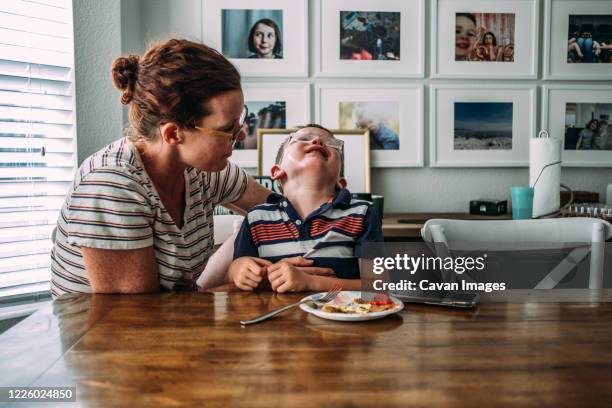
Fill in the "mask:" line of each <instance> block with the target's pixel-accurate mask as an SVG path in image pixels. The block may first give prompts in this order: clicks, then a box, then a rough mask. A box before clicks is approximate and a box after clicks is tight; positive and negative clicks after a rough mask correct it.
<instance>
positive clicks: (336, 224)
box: [234, 189, 383, 279]
mask: <svg viewBox="0 0 612 408" xmlns="http://www.w3.org/2000/svg"><path fill="white" fill-rule="evenodd" d="M382 241H383V237H382V221H381V219H380V217H379V215H378V212H377V211H376V210H374V208H373V207H372V205H371V204H370V203H369V202H367V201H362V200H354V199H351V193H350V192H349V191H348V190H346V189H343V190H340V191H337V192H336V194H335V195H334V198H333V199H332V201H331V203H325V204H323V205H322V206H321V207H319V208H318V209H317V210H315V211H313V212H312V213H311V214H309V215H308V216H307V217H306V218H304V219H301V218H300V216H299V215H298V213H297V212H296V210H295V209H294V208H293V205H291V203H290V202H289V200H288V199H287V198H286V197H283V196H281V195H279V194H270V196H269V197H268V202H267V203H266V204H261V205H258V206H256V207H253V208H252V209H251V210H250V211H249V213H248V214H247V217H246V218H245V220H244V222H243V223H242V227H241V228H240V231H239V232H238V236H237V237H236V241H235V242H234V259H236V258H239V257H241V256H254V257H258V258H263V259H267V260H269V261H271V262H278V261H280V260H281V259H284V258H290V257H293V256H306V257H307V258H309V259H312V260H314V266H318V267H326V268H331V269H333V270H334V272H335V273H336V276H337V277H338V278H343V279H353V278H359V266H358V262H357V259H358V258H359V257H360V256H361V255H362V246H363V244H364V243H366V242H382Z"/></svg>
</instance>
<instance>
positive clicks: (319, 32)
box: [315, 0, 425, 78]
mask: <svg viewBox="0 0 612 408" xmlns="http://www.w3.org/2000/svg"><path fill="white" fill-rule="evenodd" d="M316 4H317V7H316V18H315V21H316V31H315V32H316V37H315V38H316V41H315V43H316V49H315V53H316V55H317V58H316V67H317V76H321V77H326V76H327V77H334V76H342V77H368V76H377V77H381V76H384V77H386V78H394V77H395V78H400V77H404V78H423V77H424V76H425V55H424V54H425V51H424V50H425V1H424V0H375V1H374V0H367V1H364V0H318V1H317V3H316ZM341 11H357V12H395V13H400V27H399V28H400V30H399V43H400V45H399V60H367V61H364V60H361V61H359V60H351V59H340V43H341V41H340V12H341ZM414 50H416V52H414Z"/></svg>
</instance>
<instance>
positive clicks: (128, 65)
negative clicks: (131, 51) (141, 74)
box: [111, 55, 140, 105]
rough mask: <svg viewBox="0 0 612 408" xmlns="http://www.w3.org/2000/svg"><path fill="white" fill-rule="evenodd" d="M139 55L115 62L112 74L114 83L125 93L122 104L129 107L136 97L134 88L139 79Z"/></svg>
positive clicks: (120, 58) (118, 59)
mask: <svg viewBox="0 0 612 408" xmlns="http://www.w3.org/2000/svg"><path fill="white" fill-rule="evenodd" d="M139 60H140V57H139V56H138V55H129V56H127V57H119V58H117V59H115V62H113V67H112V69H111V74H112V76H113V83H114V84H115V86H116V87H117V89H119V90H121V91H123V95H122V96H121V103H122V104H124V105H127V104H128V103H130V101H131V100H132V97H133V96H134V88H135V87H136V80H137V79H138V61H139Z"/></svg>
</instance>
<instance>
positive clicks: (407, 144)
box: [315, 83, 424, 167]
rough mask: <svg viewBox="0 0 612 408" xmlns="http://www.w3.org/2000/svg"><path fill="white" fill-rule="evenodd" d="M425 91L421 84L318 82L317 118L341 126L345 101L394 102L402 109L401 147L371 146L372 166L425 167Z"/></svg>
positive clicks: (334, 125)
mask: <svg viewBox="0 0 612 408" xmlns="http://www.w3.org/2000/svg"><path fill="white" fill-rule="evenodd" d="M423 94H424V89H423V85H421V84H399V83H368V84H359V85H356V84H318V85H317V86H316V88H315V120H316V122H317V123H320V124H321V125H323V126H325V127H328V128H330V129H331V128H333V129H340V128H342V126H340V122H341V118H340V115H341V113H340V112H341V104H342V103H345V102H359V103H361V102H368V103H376V102H382V103H389V102H393V103H394V104H397V109H398V111H397V118H398V124H399V132H398V137H399V149H397V150H374V149H371V150H370V157H371V163H372V167H422V166H423V120H424V119H423V106H424V105H423V104H424V97H423ZM371 147H372V146H371Z"/></svg>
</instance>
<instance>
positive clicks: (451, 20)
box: [430, 0, 540, 79]
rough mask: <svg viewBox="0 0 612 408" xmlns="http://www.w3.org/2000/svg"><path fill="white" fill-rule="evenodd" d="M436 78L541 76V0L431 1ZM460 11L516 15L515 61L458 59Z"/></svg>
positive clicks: (433, 59) (432, 44)
mask: <svg viewBox="0 0 612 408" xmlns="http://www.w3.org/2000/svg"><path fill="white" fill-rule="evenodd" d="M431 7H432V13H431V47H430V52H431V72H432V77H433V78H478V79H481V78H492V79H536V78H537V77H538V60H539V54H538V52H539V51H538V38H539V21H540V18H539V14H540V4H539V0H433V1H432V3H431ZM457 13H502V14H514V15H515V18H514V20H515V29H514V57H513V61H512V62H498V61H487V62H481V61H457V60H456V55H455V35H456V34H455V26H456V14H457Z"/></svg>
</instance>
